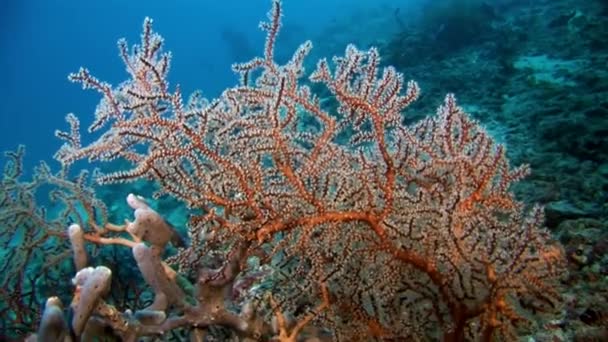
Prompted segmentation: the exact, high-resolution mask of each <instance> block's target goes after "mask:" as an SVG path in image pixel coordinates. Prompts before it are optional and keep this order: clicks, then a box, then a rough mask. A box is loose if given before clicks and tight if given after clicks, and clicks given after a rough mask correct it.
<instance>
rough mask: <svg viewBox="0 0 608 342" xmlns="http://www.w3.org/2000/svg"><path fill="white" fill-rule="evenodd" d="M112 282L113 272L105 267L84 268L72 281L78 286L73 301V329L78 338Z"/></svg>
mask: <svg viewBox="0 0 608 342" xmlns="http://www.w3.org/2000/svg"><path fill="white" fill-rule="evenodd" d="M111 282H112V271H110V269H109V268H107V267H105V266H98V267H95V268H93V267H87V268H84V269H82V270H80V271H79V272H78V273H76V276H75V277H74V279H72V283H73V284H74V285H76V294H75V296H74V300H73V301H72V310H73V314H74V316H73V317H72V329H73V330H74V333H75V334H76V336H80V334H82V331H83V330H84V327H85V325H86V323H87V321H88V320H89V317H90V316H91V314H92V313H93V311H94V310H95V308H96V307H97V305H99V302H100V301H101V299H102V297H103V296H105V295H106V294H107V293H108V291H109V290H110V285H111Z"/></svg>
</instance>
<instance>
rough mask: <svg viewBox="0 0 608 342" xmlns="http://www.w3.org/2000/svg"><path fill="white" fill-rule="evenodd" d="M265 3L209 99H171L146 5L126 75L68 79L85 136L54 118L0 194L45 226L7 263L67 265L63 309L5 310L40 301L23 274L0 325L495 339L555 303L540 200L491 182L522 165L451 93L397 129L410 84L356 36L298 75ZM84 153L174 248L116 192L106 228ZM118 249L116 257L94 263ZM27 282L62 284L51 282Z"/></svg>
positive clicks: (515, 332)
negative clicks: (32, 163) (90, 99)
mask: <svg viewBox="0 0 608 342" xmlns="http://www.w3.org/2000/svg"><path fill="white" fill-rule="evenodd" d="M281 16H282V13H281V2H280V1H278V0H274V1H273V2H272V9H271V11H270V12H269V21H268V22H266V23H263V24H262V28H263V29H264V30H265V31H266V33H267V38H266V44H265V48H264V54H263V56H262V57H259V58H254V59H253V60H251V61H249V62H246V63H243V64H236V65H234V70H235V71H236V72H238V73H239V74H240V76H241V82H240V84H239V85H238V86H236V87H234V88H230V89H226V90H225V91H224V92H223V93H222V95H221V96H220V97H219V98H218V99H215V100H212V101H207V100H205V99H203V98H201V97H200V96H199V95H198V94H194V95H193V96H191V97H190V100H189V101H188V102H186V103H184V102H183V97H182V94H181V93H180V89H179V87H174V88H171V87H170V86H169V84H168V82H167V73H168V71H169V65H170V57H171V56H170V54H169V53H164V52H163V50H162V43H163V41H162V38H161V37H160V36H159V35H158V34H156V33H155V32H154V31H153V30H152V21H151V20H150V19H146V20H145V22H144V26H143V34H142V37H141V43H140V45H136V46H133V47H132V48H131V49H129V47H128V46H127V43H126V42H125V41H124V40H121V41H120V42H119V49H120V55H121V57H122V59H123V61H124V63H125V65H126V68H127V70H128V72H129V74H130V79H128V80H127V81H125V82H124V83H121V84H120V85H118V86H116V87H113V86H111V85H110V84H108V83H105V82H102V81H99V80H98V79H96V78H95V77H93V76H92V75H91V74H90V73H89V71H88V70H86V69H81V70H80V71H79V72H78V73H75V74H72V75H71V76H70V79H71V80H72V81H74V82H79V83H81V84H82V86H83V87H84V88H85V89H95V90H97V91H99V92H100V94H101V95H102V100H101V102H100V103H99V105H98V107H97V110H96V113H95V120H94V122H93V124H92V125H91V126H90V128H89V131H93V132H101V135H100V137H99V138H98V139H97V140H96V141H94V142H93V143H91V144H89V145H86V146H83V145H82V144H81V140H80V135H79V134H80V133H79V131H80V129H79V120H78V119H77V117H76V116H74V115H71V114H70V115H68V117H67V120H68V122H69V124H70V128H71V129H70V132H58V133H57V135H58V136H59V137H61V138H62V139H64V140H65V144H64V146H63V147H62V148H61V150H60V151H59V152H58V153H57V155H56V158H57V159H58V160H59V161H61V163H62V165H63V168H62V170H61V171H60V172H59V173H57V174H53V173H52V172H51V171H50V169H49V168H48V167H46V166H45V165H44V164H43V165H42V166H41V167H40V168H39V169H38V170H37V173H36V174H37V176H36V177H35V180H34V181H33V182H32V183H22V182H19V180H18V178H19V176H20V174H21V170H20V165H21V164H20V159H21V155H22V153H23V150H22V149H20V150H19V151H17V152H16V153H12V154H10V155H9V157H10V158H11V163H9V165H8V166H7V168H6V170H5V174H4V180H3V182H4V183H3V184H4V185H5V187H4V189H8V190H4V191H5V192H6V193H4V194H2V197H1V198H0V201H2V203H3V205H2V216H3V217H4V218H5V217H9V216H10V215H13V216H14V217H15V220H16V221H15V222H18V221H17V219H18V218H21V221H20V222H21V223H19V224H21V226H22V225H23V224H30V225H31V227H40V226H46V227H48V228H47V229H46V230H43V231H42V232H40V230H41V229H40V228H38V231H36V230H35V229H31V230H28V232H27V233H21V234H23V239H25V240H26V242H27V243H26V244H24V245H27V246H30V248H29V249H27V250H28V251H30V252H28V253H27V255H25V254H24V255H16V254H15V255H14V260H20V261H19V262H20V263H19V265H21V266H23V268H25V266H26V265H27V262H28V260H31V259H30V258H33V256H34V255H41V254H40V253H42V254H44V253H52V254H49V255H55V256H56V257H55V258H56V259H57V261H56V262H54V264H53V263H51V261H52V260H48V262H49V263H50V265H47V266H45V268H44V269H43V271H44V272H42V271H41V273H40V274H51V275H53V274H55V273H53V272H57V273H58V272H60V271H50V269H52V267H58V266H57V265H60V264H61V262H60V260H61V258H63V259H68V258H69V259H72V260H73V265H72V266H71V267H75V268H76V271H77V273H76V275H75V276H74V277H73V280H72V283H73V287H72V290H71V291H72V295H71V304H70V315H69V319H66V318H65V316H64V309H63V304H62V300H61V298H60V297H61V295H60V294H59V293H58V295H59V296H60V297H51V298H49V299H48V300H47V301H46V305H45V307H44V312H43V313H41V315H40V316H37V315H38V312H37V311H36V310H31V309H28V306H26V305H23V304H22V303H23V298H28V300H30V301H32V302H35V301H36V300H37V299H38V298H37V297H36V296H37V295H36V294H35V289H36V288H37V286H38V285H36V284H33V283H32V284H21V283H20V284H17V285H14V286H13V290H14V291H15V292H14V293H15V294H14V295H13V296H10V300H13V302H12V303H13V304H14V305H11V304H9V308H10V309H6V308H4V309H5V312H9V314H8V315H6V316H5V317H10V318H11V320H12V321H11V322H12V323H13V324H21V325H22V326H27V322H30V323H31V324H33V323H35V322H38V319H39V318H38V317H41V318H40V320H39V328H38V338H39V339H41V340H44V341H64V340H66V339H68V338H70V337H71V338H75V339H76V340H79V339H80V340H89V339H90V338H92V337H95V336H96V337H100V338H101V337H104V338H108V339H117V340H123V341H136V340H138V339H141V338H144V337H147V338H151V339H153V338H155V337H163V338H167V339H181V338H185V337H186V336H189V338H191V340H194V341H197V340H198V341H203V340H209V341H211V340H214V338H215V340H242V341H253V340H260V341H269V340H274V341H285V342H286V341H330V340H340V341H370V340H386V341H389V340H390V341H405V340H444V341H464V340H479V341H490V340H508V341H512V340H515V339H516V338H517V337H518V336H522V335H524V334H527V333H529V332H530V331H532V329H534V328H536V327H542V324H543V322H546V321H547V320H548V319H550V318H551V317H552V315H554V314H555V313H557V312H559V311H560V304H561V299H560V294H559V288H558V286H559V280H560V278H561V277H562V276H563V275H564V274H565V260H564V253H563V251H562V248H561V246H560V245H559V244H557V243H556V242H554V241H553V240H552V239H551V237H550V234H549V233H548V231H546V230H545V229H544V228H543V227H542V225H543V219H544V218H543V209H542V208H541V207H539V206H534V207H532V208H524V204H523V203H521V202H519V201H518V200H516V199H515V198H514V197H513V194H512V193H511V192H510V190H509V187H510V186H511V185H512V184H513V183H514V182H517V181H518V180H520V179H521V178H522V177H524V176H525V175H526V174H527V173H528V172H529V170H528V167H527V166H520V167H517V168H512V167H511V166H510V165H509V162H508V160H507V158H506V153H505V148H504V147H503V146H501V145H499V144H496V143H495V142H494V140H493V139H492V137H491V136H489V135H488V133H487V132H486V131H485V130H484V129H483V128H482V127H481V126H480V125H479V124H478V123H477V122H476V121H474V120H472V119H471V118H470V117H469V116H468V115H467V114H466V113H464V112H463V110H462V109H461V108H460V107H458V106H457V105H456V102H455V98H454V96H453V95H448V96H447V97H446V99H445V103H444V104H443V105H442V106H441V107H439V109H438V111H437V114H436V115H433V116H429V117H427V118H426V119H424V120H422V121H420V122H418V123H416V124H413V125H411V126H405V125H403V124H402V122H403V120H402V113H403V110H404V109H405V108H406V107H408V105H410V104H411V103H412V102H413V101H414V100H416V98H417V97H418V94H419V88H418V86H417V84H416V83H415V82H413V81H410V82H408V83H404V81H403V77H402V75H401V74H400V73H398V72H397V71H396V70H395V69H394V68H392V67H386V68H381V67H380V58H379V56H378V52H377V50H376V49H374V48H372V49H370V50H367V51H361V50H358V49H357V48H356V47H354V46H348V47H347V48H346V52H345V54H344V56H341V57H335V58H334V59H333V60H332V62H329V61H326V60H320V61H319V62H318V64H317V66H316V70H315V71H314V72H312V74H310V75H309V76H308V78H305V70H304V60H305V57H306V56H307V54H308V53H309V51H310V49H311V48H312V46H311V43H310V42H306V43H304V44H302V45H301V46H300V47H299V48H298V49H297V50H296V51H295V53H294V54H293V57H292V58H291V60H289V61H288V62H287V63H286V64H284V65H279V64H277V62H276V61H275V59H274V49H275V41H276V37H277V34H278V33H279V30H280V19H281ZM311 84H320V85H322V86H324V87H326V88H327V89H328V90H329V92H330V93H331V96H330V97H329V98H323V99H322V98H319V97H318V96H317V95H315V93H314V92H313V91H312V90H311V87H310V85H311ZM315 89H316V88H315ZM331 102H333V103H336V104H337V105H334V106H332V105H331ZM85 158H87V159H89V160H91V161H111V160H121V161H122V162H123V164H122V165H123V166H124V165H127V166H126V167H124V168H123V169H120V170H119V171H114V172H110V173H105V174H98V173H96V174H95V179H96V180H98V181H99V182H100V183H122V182H130V181H137V180H147V181H149V182H153V183H155V184H156V185H157V186H158V195H169V196H171V197H173V198H175V199H177V200H179V201H181V202H183V203H184V204H186V205H187V206H188V207H189V208H192V210H193V212H194V213H195V214H193V215H192V216H191V218H190V220H189V224H188V236H189V239H188V240H189V241H188V243H187V245H186V244H184V243H183V241H182V240H181V239H180V234H179V233H178V232H176V230H175V229H174V228H173V227H172V226H171V225H169V224H168V223H167V222H166V221H165V220H164V219H163V218H162V217H161V215H160V214H159V213H158V212H157V211H155V210H153V209H152V208H151V206H150V204H149V203H147V202H146V201H145V200H143V199H142V198H140V197H138V196H135V195H132V194H130V195H128V196H126V201H127V203H128V205H129V206H130V207H131V208H132V209H133V213H134V217H135V219H134V221H127V222H126V223H124V224H111V223H109V222H108V216H109V215H108V209H107V208H106V206H105V205H104V203H103V202H102V201H100V200H98V199H97V198H96V197H95V196H96V195H95V193H94V192H93V191H92V189H91V188H90V186H89V185H87V179H88V177H87V174H86V173H82V174H81V176H79V177H78V178H77V179H76V180H75V181H72V180H68V177H67V175H68V172H69V167H70V166H71V165H72V164H73V163H74V162H76V161H78V160H81V159H85ZM43 183H44V184H50V186H52V187H53V190H52V194H53V199H54V200H56V201H61V202H62V203H64V206H65V208H66V209H65V210H64V211H63V214H62V217H61V218H60V219H59V220H56V221H50V222H47V223H44V224H42V223H41V222H42V221H41V222H34V221H36V220H43V219H44V218H45V213H42V212H39V211H36V209H35V208H33V207H32V205H31V203H34V199H33V197H32V196H31V192H32V191H35V189H36V188H37V187H38V186H40V184H43ZM118 200H119V199H117V201H118ZM26 203H30V205H29V207H26V209H27V210H21V211H20V210H10V209H6V208H9V207H12V208H16V207H20V208H22V207H23V206H24V204H26ZM19 215H27V219H25V218H23V217H24V216H19ZM13 216H10V217H13ZM28 220H34V221H28ZM28 222H29V223H28ZM70 223H71V224H70ZM67 226H69V228H67ZM65 228H67V232H66V230H65ZM18 229H21V228H19V226H18V225H17V224H16V225H15V226H14V227H13V231H14V232H16V231H18ZM68 241H69V246H71V248H70V247H69V246H68ZM171 245H173V246H176V247H178V248H177V250H176V252H174V253H173V254H171V253H168V252H167V251H168V250H170V249H171V250H175V249H174V248H173V247H171ZM129 249H130V251H131V252H132V257H133V259H134V261H132V260H133V259H131V258H130V257H127V256H125V257H122V258H115V259H114V262H108V261H105V262H103V264H102V263H100V261H99V260H100V259H101V258H102V256H103V255H108V254H107V253H110V254H111V253H114V254H113V255H120V254H116V253H121V252H123V253H124V251H125V250H127V251H128V250H129ZM25 250H26V249H25V248H23V249H15V251H25ZM108 250H111V251H112V252H107V251H108ZM104 251H105V252H104ZM15 253H16V252H15ZM104 253H106V254H104ZM70 255H71V256H72V257H69V256H70ZM123 255H124V254H123ZM105 260H111V259H105ZM104 265H105V266H104ZM125 269H126V270H134V269H137V270H139V272H140V273H141V278H140V281H139V282H135V283H134V282H130V281H129V279H132V278H134V276H133V273H135V272H132V273H128V272H127V273H126V274H125V273H124V271H121V270H125ZM121 272H122V273H121ZM129 277H131V278H129ZM44 279H46V280H45V281H46V284H47V285H48V286H51V285H49V284H57V287H55V289H56V290H57V291H59V290H61V289H64V290H67V289H69V288H70V287H69V284H65V282H66V281H65V278H63V279H62V278H61V277H58V276H57V275H56V274H55V276H48V277H47V278H44ZM136 279H137V278H136ZM116 282H118V283H119V284H129V285H128V286H127V285H124V286H122V287H116V286H113V284H115V283H116ZM61 284H63V285H61ZM23 289H28V290H27V291H25V290H23ZM7 298H9V297H7ZM19 298H21V299H19ZM63 298H65V296H64V297H63ZM68 300H69V297H68ZM63 302H65V299H64V301H63ZM33 306H35V305H33ZM30 307H31V306H30ZM11 310H12V311H11ZM35 316H36V317H35ZM5 324H6V323H5ZM9 324H10V323H9ZM36 324H38V323H36ZM31 338H35V336H32V337H31Z"/></svg>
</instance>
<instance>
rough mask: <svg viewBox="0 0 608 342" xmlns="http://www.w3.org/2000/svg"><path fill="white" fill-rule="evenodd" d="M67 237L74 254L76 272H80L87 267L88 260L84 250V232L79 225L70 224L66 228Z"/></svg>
mask: <svg viewBox="0 0 608 342" xmlns="http://www.w3.org/2000/svg"><path fill="white" fill-rule="evenodd" d="M68 236H69V238H70V244H71V245H72V252H73V253H74V266H76V271H80V270H82V269H83V268H85V267H87V263H88V259H89V257H88V255H87V250H86V249H85V248H84V232H83V231H82V228H80V226H79V225H77V224H72V225H71V226H70V227H69V228H68Z"/></svg>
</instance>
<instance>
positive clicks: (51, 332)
mask: <svg viewBox="0 0 608 342" xmlns="http://www.w3.org/2000/svg"><path fill="white" fill-rule="evenodd" d="M68 331H69V330H68V325H67V323H66V321H65V320H64V319H63V304H62V303H61V300H60V299H59V298H57V297H51V298H49V299H47V300H46V305H45V306H44V312H43V313H42V319H41V320H40V327H39V328H38V337H37V340H36V341H38V342H63V341H64V340H65V338H66V337H67V334H68Z"/></svg>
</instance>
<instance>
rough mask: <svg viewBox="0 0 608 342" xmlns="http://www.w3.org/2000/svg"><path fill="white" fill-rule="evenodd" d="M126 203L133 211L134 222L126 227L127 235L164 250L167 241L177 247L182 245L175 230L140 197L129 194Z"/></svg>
mask: <svg viewBox="0 0 608 342" xmlns="http://www.w3.org/2000/svg"><path fill="white" fill-rule="evenodd" d="M127 203H128V204H129V206H130V207H131V208H133V209H135V222H131V223H129V224H128V226H127V231H128V232H129V233H131V234H133V235H134V236H137V237H138V238H140V239H142V240H144V241H146V242H148V243H150V244H152V245H155V246H158V247H161V248H164V247H165V245H166V244H167V242H169V241H171V242H173V243H174V244H175V245H176V246H178V247H179V246H180V245H182V244H183V241H181V237H180V236H179V233H178V232H177V231H176V230H175V228H174V227H173V226H172V225H170V224H169V223H167V221H165V219H163V218H162V217H161V216H160V215H159V214H158V213H157V212H156V211H154V210H153V209H152V208H150V207H149V206H148V204H147V203H146V202H145V201H144V200H143V199H142V198H141V197H138V196H135V195H133V194H129V195H128V196H127Z"/></svg>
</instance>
